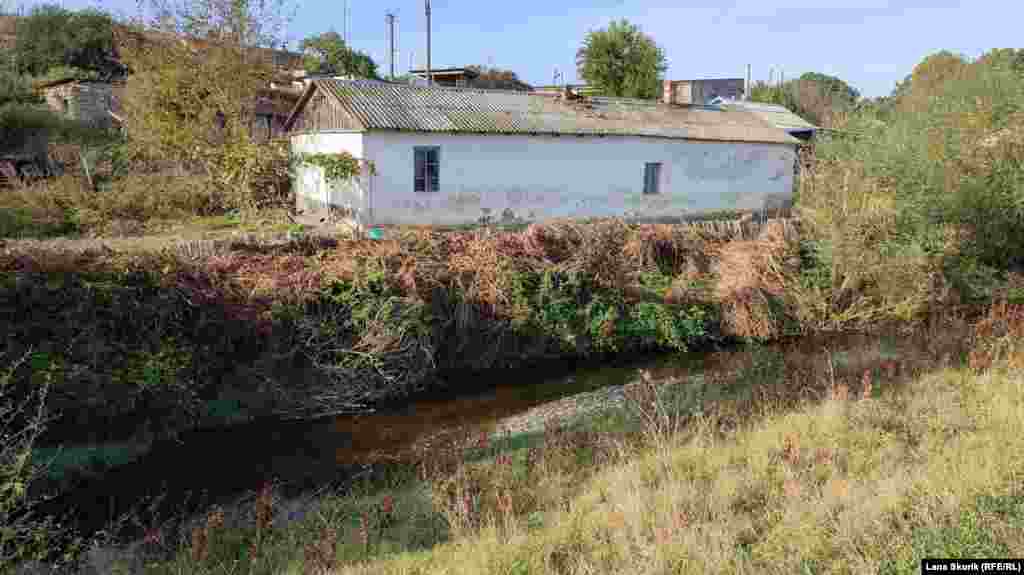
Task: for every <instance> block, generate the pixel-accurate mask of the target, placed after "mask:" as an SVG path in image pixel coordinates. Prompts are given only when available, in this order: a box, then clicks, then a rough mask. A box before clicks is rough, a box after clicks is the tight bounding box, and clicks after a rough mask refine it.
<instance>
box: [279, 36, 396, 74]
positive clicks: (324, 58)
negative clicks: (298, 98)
mask: <svg viewBox="0 0 1024 575" xmlns="http://www.w3.org/2000/svg"><path fill="white" fill-rule="evenodd" d="M299 48H300V50H302V51H303V52H304V53H305V54H306V56H305V61H304V67H305V68H306V71H307V72H309V73H310V74H337V75H345V76H355V77H357V78H369V79H373V80H376V79H379V76H378V75H377V63H376V62H374V61H373V58H370V56H369V55H367V54H365V53H363V52H360V51H358V50H354V49H352V48H351V47H350V46H348V45H347V44H346V43H345V40H343V39H342V37H341V35H340V34H338V33H337V32H335V31H333V30H332V31H330V32H324V33H323V34H319V35H316V36H310V37H309V38H306V39H305V40H303V41H302V43H301V44H300V45H299Z"/></svg>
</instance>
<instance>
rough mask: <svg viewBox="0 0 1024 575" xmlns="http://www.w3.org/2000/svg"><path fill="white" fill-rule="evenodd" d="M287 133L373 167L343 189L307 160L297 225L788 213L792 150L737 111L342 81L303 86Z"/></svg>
mask: <svg viewBox="0 0 1024 575" xmlns="http://www.w3.org/2000/svg"><path fill="white" fill-rule="evenodd" d="M285 128H286V129H287V130H289V134H290V139H291V146H292V150H293V151H294V152H299V153H338V152H342V151H344V152H348V153H350V154H352V155H353V156H355V157H356V158H359V159H362V160H366V161H369V162H372V164H373V166H374V168H375V175H373V174H371V173H370V171H369V170H368V169H366V168H364V170H363V174H362V175H361V177H358V178H354V179H353V180H351V181H349V182H341V183H334V182H331V183H328V182H326V181H325V179H324V175H323V170H322V168H320V167H318V166H313V165H309V164H304V165H302V166H301V167H300V168H299V170H298V172H297V176H296V182H295V190H296V197H297V203H298V208H299V210H300V211H303V212H304V213H305V215H306V216H309V215H312V216H314V217H316V218H317V219H320V220H321V221H323V219H327V218H330V217H336V216H337V217H341V218H346V219H353V220H355V221H356V222H358V223H360V224H362V225H390V224H432V225H453V224H465V223H477V222H479V221H481V220H482V219H485V220H486V219H489V220H491V221H498V222H502V221H504V222H508V221H536V220H542V219H546V218H552V217H565V216H569V217H594V216H624V217H628V218H636V219H667V220H674V219H677V218H685V217H687V216H692V215H699V214H702V213H706V212H712V211H719V210H762V209H765V208H776V207H783V206H784V205H786V204H787V203H788V202H789V200H790V198H791V194H792V188H793V169H794V161H795V153H796V152H795V146H796V144H797V143H798V141H797V140H796V139H794V138H792V137H791V136H789V135H787V134H786V133H785V132H784V131H782V130H779V129H777V128H775V127H774V126H771V125H770V124H768V123H766V122H764V121H763V120H760V119H759V118H757V117H756V116H754V115H753V114H750V113H746V112H742V111H735V110H721V109H716V108H712V107H703V106H680V105H670V104H664V103H659V102H653V101H639V100H623V99H612V98H583V99H579V98H573V97H572V96H571V95H569V96H567V97H551V96H541V95H536V94H530V93H524V92H502V91H488V90H478V89H467V88H439V87H433V88H424V87H417V86H409V85H402V84H392V83H385V82H375V81H346V80H337V79H322V80H314V81H312V82H311V83H310V84H309V85H308V86H307V87H306V89H305V91H304V92H303V94H302V96H301V98H300V99H299V101H298V103H297V104H296V107H295V109H294V110H293V111H292V114H291V116H290V117H289V119H288V120H287V122H286V124H285Z"/></svg>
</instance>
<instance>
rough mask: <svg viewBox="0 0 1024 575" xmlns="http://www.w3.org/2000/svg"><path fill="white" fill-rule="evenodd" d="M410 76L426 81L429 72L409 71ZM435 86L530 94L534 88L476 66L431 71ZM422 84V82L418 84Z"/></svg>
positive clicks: (508, 76) (420, 70)
mask: <svg viewBox="0 0 1024 575" xmlns="http://www.w3.org/2000/svg"><path fill="white" fill-rule="evenodd" d="M409 75H410V76H412V77H413V78H415V79H416V80H417V81H426V79H427V71H426V70H424V69H418V70H409ZM430 77H431V80H432V81H433V83H434V85H436V86H442V87H449V88H482V89H490V90H515V91H523V92H529V91H531V90H532V89H533V88H532V87H531V86H530V85H529V84H527V83H525V82H522V81H520V80H517V79H515V78H514V77H511V76H510V75H504V74H499V75H497V76H496V75H495V74H493V73H489V72H488V71H486V70H483V71H481V70H480V69H479V68H477V67H475V66H467V67H465V68H439V69H436V70H433V69H432V70H431V71H430ZM417 84H421V85H422V82H417Z"/></svg>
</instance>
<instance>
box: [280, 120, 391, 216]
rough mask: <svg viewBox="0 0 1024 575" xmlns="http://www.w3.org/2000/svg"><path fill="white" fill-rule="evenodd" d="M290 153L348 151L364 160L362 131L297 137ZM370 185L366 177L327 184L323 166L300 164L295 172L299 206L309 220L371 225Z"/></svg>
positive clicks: (296, 196)
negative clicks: (368, 220) (369, 217)
mask: <svg viewBox="0 0 1024 575" xmlns="http://www.w3.org/2000/svg"><path fill="white" fill-rule="evenodd" d="M291 150H292V152H293V153H296V154H337V153H340V152H348V153H349V154H352V156H353V157H356V158H359V159H363V153H364V150H363V134H362V133H360V132H325V133H316V134H296V135H293V136H292V137H291ZM370 185H371V182H370V180H369V179H368V178H366V177H361V178H353V179H351V180H348V181H344V182H328V181H327V180H326V178H325V177H324V169H323V168H321V167H320V166H315V165H310V164H300V165H299V166H298V167H297V168H296V173H295V186H294V187H295V203H296V207H297V208H298V209H299V211H300V212H301V213H302V215H303V216H305V217H306V218H307V219H320V218H323V219H331V218H340V219H345V220H349V221H354V222H356V223H360V224H366V223H368V222H367V220H366V218H367V217H368V216H369V211H368V202H367V200H368V198H369V188H370Z"/></svg>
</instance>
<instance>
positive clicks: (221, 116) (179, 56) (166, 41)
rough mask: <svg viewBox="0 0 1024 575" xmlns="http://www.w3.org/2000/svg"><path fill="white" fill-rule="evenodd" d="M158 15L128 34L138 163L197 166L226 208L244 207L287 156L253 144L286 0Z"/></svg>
mask: <svg viewBox="0 0 1024 575" xmlns="http://www.w3.org/2000/svg"><path fill="white" fill-rule="evenodd" d="M152 1H153V2H154V12H155V13H156V14H157V15H158V16H157V18H156V20H155V21H154V22H150V23H149V25H144V24H145V23H139V24H138V25H137V26H136V27H134V28H133V30H132V31H131V33H126V34H124V36H123V38H124V44H123V46H121V51H122V53H123V57H124V58H125V61H126V63H128V64H129V66H130V67H131V69H132V72H133V75H132V80H131V82H129V83H128V85H127V87H126V93H125V97H124V99H123V108H124V112H125V117H126V123H127V129H128V134H129V150H130V152H131V155H132V156H133V157H134V158H136V159H143V160H154V159H160V160H164V161H171V162H174V163H176V164H177V165H179V166H185V167H191V168H199V170H197V171H199V172H201V173H203V174H205V175H206V176H207V177H208V178H209V182H210V184H211V185H213V186H214V187H216V188H217V189H219V190H221V191H223V193H224V194H225V197H227V198H230V200H229V203H231V204H234V205H241V206H248V205H250V200H251V199H252V198H255V197H256V196H255V193H256V192H257V188H256V186H257V184H258V183H259V182H258V181H257V179H258V177H259V175H260V174H262V173H264V172H265V171H266V170H267V169H268V167H269V166H273V165H275V163H276V162H278V160H279V159H280V157H281V153H282V150H280V149H279V146H277V145H276V144H275V143H273V142H271V143H266V144H260V143H256V142H254V141H253V138H252V127H253V119H254V114H255V109H256V105H257V103H258V101H259V99H260V97H261V96H262V95H264V93H265V90H267V89H268V88H269V84H270V80H271V78H272V75H273V66H272V61H271V56H270V52H269V51H268V50H265V48H271V47H273V46H279V45H280V41H279V36H278V34H279V33H280V32H279V31H280V30H281V29H282V27H283V22H284V17H283V16H282V14H281V11H282V10H283V8H284V7H283V5H282V4H281V3H280V2H274V1H266V0H264V1H261V2H248V1H247V0H178V1H179V3H178V4H170V2H171V1H172V0H152Z"/></svg>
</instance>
